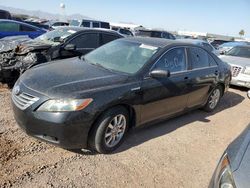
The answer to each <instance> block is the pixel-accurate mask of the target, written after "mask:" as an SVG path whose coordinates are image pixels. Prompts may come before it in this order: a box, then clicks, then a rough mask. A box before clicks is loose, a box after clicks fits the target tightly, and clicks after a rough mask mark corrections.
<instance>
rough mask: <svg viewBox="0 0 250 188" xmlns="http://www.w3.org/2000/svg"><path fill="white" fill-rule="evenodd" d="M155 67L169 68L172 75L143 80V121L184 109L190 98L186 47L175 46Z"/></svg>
mask: <svg viewBox="0 0 250 188" xmlns="http://www.w3.org/2000/svg"><path fill="white" fill-rule="evenodd" d="M153 69H161V70H169V71H170V74H171V75H170V77H167V78H157V79H156V78H151V77H146V78H145V79H144V80H143V82H142V87H141V91H142V96H143V104H142V106H141V121H142V122H141V123H146V122H149V121H152V120H155V119H159V118H165V117H168V116H171V115H173V114H176V113H178V112H181V111H183V110H184V109H185V108H186V104H187V99H188V87H187V82H186V80H187V79H188V75H189V72H188V71H187V69H188V65H187V59H186V49H185V48H184V47H178V48H174V49H172V50H169V51H168V52H166V53H165V54H164V55H163V56H162V57H161V58H160V59H159V60H158V61H157V62H156V64H155V65H154V66H153V67H152V70H153Z"/></svg>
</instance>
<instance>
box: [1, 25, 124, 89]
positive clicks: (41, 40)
mask: <svg viewBox="0 0 250 188" xmlns="http://www.w3.org/2000/svg"><path fill="white" fill-rule="evenodd" d="M122 37H123V36H122V35H120V34H118V33H117V32H115V31H111V30H106V29H88V28H82V27H66V26H65V27H58V28H57V29H56V30H53V31H50V32H47V33H45V34H44V35H41V36H40V37H38V38H36V39H34V40H27V41H25V42H22V43H18V45H17V46H13V45H11V44H12V43H9V42H4V41H1V40H0V44H4V45H9V46H11V47H12V49H10V48H8V46H5V48H3V49H8V51H4V50H2V51H1V52H0V80H2V82H6V83H8V84H9V83H10V85H12V83H13V82H15V81H16V79H17V78H18V77H19V75H20V74H21V73H23V72H24V71H26V70H27V69H29V68H31V67H33V66H35V65H38V64H41V63H45V62H48V61H52V60H56V59H65V58H70V57H75V56H81V55H84V54H87V53H88V52H90V51H92V50H94V49H96V48H98V47H99V46H102V45H103V44H106V43H108V42H110V41H113V40H116V39H118V38H122Z"/></svg>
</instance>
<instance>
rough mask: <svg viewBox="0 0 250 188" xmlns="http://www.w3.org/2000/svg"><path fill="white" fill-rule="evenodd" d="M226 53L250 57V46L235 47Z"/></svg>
mask: <svg viewBox="0 0 250 188" xmlns="http://www.w3.org/2000/svg"><path fill="white" fill-rule="evenodd" d="M226 55H230V56H237V57H246V58H250V47H234V48H232V49H231V50H230V51H228V52H227V53H226Z"/></svg>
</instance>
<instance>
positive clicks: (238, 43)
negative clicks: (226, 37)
mask: <svg viewBox="0 0 250 188" xmlns="http://www.w3.org/2000/svg"><path fill="white" fill-rule="evenodd" d="M245 44H246V43H244V42H226V43H224V44H222V45H220V47H232V46H237V45H245Z"/></svg>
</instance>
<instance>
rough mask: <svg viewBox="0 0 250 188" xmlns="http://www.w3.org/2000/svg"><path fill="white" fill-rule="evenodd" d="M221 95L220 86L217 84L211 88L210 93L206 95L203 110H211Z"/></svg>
mask: <svg viewBox="0 0 250 188" xmlns="http://www.w3.org/2000/svg"><path fill="white" fill-rule="evenodd" d="M221 96H222V88H221V87H220V86H217V87H215V88H214V89H213V91H212V92H211V94H210V95H209V97H208V100H207V103H206V105H205V106H204V108H203V109H204V110H205V111H207V112H212V111H213V110H214V109H215V108H216V107H217V105H218V103H219V101H220V99H221Z"/></svg>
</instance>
